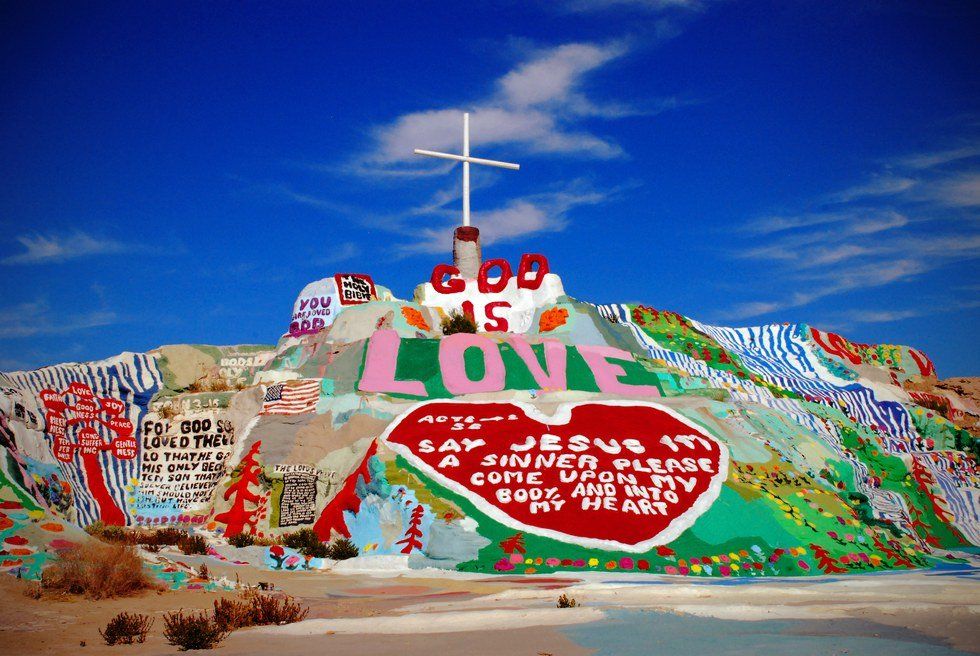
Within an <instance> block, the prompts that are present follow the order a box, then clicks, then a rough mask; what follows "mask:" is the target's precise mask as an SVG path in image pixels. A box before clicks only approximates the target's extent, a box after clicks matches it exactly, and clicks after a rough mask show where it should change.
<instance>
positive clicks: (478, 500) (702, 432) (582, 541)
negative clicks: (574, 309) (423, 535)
mask: <svg viewBox="0 0 980 656" xmlns="http://www.w3.org/2000/svg"><path fill="white" fill-rule="evenodd" d="M488 404H491V405H500V404H505V405H510V406H513V408H514V409H515V410H520V411H521V412H523V413H524V415H525V417H526V418H527V419H529V420H531V421H534V422H537V423H539V424H542V425H552V426H558V425H566V424H568V423H569V422H570V420H571V418H572V409H573V408H576V407H580V406H609V407H647V408H652V409H654V410H656V411H659V412H662V413H665V414H666V415H668V416H669V417H671V418H672V419H674V420H676V421H678V422H680V423H681V424H683V425H685V426H686V427H688V428H690V429H691V430H692V431H694V432H696V433H697V434H698V435H699V436H701V437H704V438H706V439H708V440H710V441H711V442H712V443H713V444H714V445H715V446H717V447H718V462H717V472H715V473H714V474H712V475H711V477H710V479H709V483H708V486H707V488H706V489H705V490H704V491H703V492H702V493H701V494H700V495H699V496H698V497H697V498H696V499H695V500H694V501H693V502H692V503H691V505H690V506H689V507H688V508H687V509H686V510H684V511H683V512H682V513H680V514H679V515H677V516H676V517H674V518H673V519H671V520H670V522H669V523H668V524H667V526H666V527H664V528H663V529H662V530H660V531H659V532H657V533H656V534H655V535H653V536H652V537H650V538H648V539H645V540H642V541H640V542H637V543H635V544H630V543H624V542H620V541H617V540H606V539H601V538H587V537H582V536H577V535H570V534H567V533H563V532H561V531H557V530H554V529H549V528H542V527H539V526H535V525H533V524H528V523H525V522H522V521H520V520H517V519H515V518H513V517H511V516H510V515H508V514H507V513H506V512H504V511H503V510H502V509H501V508H500V506H498V505H496V504H494V503H492V502H490V501H487V500H486V499H485V498H484V497H483V496H481V495H480V494H478V493H476V492H475V491H473V490H472V489H471V488H470V487H469V486H467V485H465V484H464V483H461V482H459V481H456V480H453V479H451V478H449V477H447V476H446V475H444V474H442V473H441V472H439V471H438V470H437V469H435V468H434V467H432V466H431V465H429V464H428V463H427V462H425V461H424V460H423V459H422V458H420V457H419V456H417V455H416V454H415V453H414V452H413V450H412V448H411V447H410V446H408V445H405V444H400V443H397V442H392V441H389V437H390V436H391V435H392V434H393V433H394V432H395V431H396V430H397V429H398V427H399V425H400V424H401V422H402V420H404V419H406V418H407V417H410V416H412V415H413V414H414V413H415V412H416V411H417V410H420V409H422V408H425V407H426V406H441V405H460V406H472V408H473V411H467V414H474V413H475V412H477V411H478V408H479V407H480V406H482V405H488ZM379 440H380V441H381V442H383V443H384V444H385V445H386V446H387V447H388V448H390V449H391V450H393V451H394V452H395V453H397V454H399V455H401V456H403V457H405V458H406V459H407V460H408V461H409V462H410V463H412V465H413V466H415V467H417V468H418V469H419V470H421V471H422V472H424V473H425V474H426V475H427V476H429V477H431V478H432V479H434V480H435V481H436V482H438V483H439V484H440V485H442V486H444V487H446V488H448V489H449V490H452V491H453V492H455V493H456V494H459V495H461V496H462V497H464V498H465V499H467V500H468V501H470V502H471V503H472V504H473V505H475V506H476V507H477V508H478V509H479V510H480V511H481V512H482V513H484V514H485V515H487V516H488V517H490V518H491V519H493V520H495V521H497V522H500V523H501V524H504V525H505V526H509V527H511V528H513V529H515V530H518V531H525V532H528V533H531V534H536V535H541V536H544V537H549V538H552V539H555V540H559V541H561V542H566V543H571V544H577V545H580V546H583V547H587V548H597V549H605V550H613V551H626V552H630V553H643V552H646V551H649V550H650V549H651V548H653V547H657V546H660V545H664V544H668V543H670V542H672V541H673V540H675V539H676V538H677V537H679V536H680V534H681V533H683V532H684V531H685V530H687V529H688V528H690V527H691V526H692V525H693V524H694V522H695V521H696V520H697V518H698V517H700V516H701V515H702V514H704V513H705V512H706V511H707V510H708V508H710V507H711V505H712V504H713V503H714V502H715V500H716V499H717V498H718V496H719V494H721V488H722V485H723V484H724V482H725V480H726V479H727V478H728V464H729V462H728V461H729V455H728V448H727V446H726V445H725V444H724V443H723V442H721V441H720V440H719V439H718V438H716V437H715V436H714V435H712V434H711V433H710V432H708V431H707V429H705V428H704V427H703V426H701V425H699V424H697V423H695V422H693V421H692V420H690V419H688V418H687V417H684V416H683V415H681V414H679V413H678V412H676V411H675V410H673V409H671V408H669V407H666V406H663V405H660V404H658V403H651V402H648V401H632V400H605V399H604V400H595V401H575V402H567V403H562V404H560V405H559V406H557V407H556V408H555V411H554V413H553V414H551V415H548V414H545V413H544V412H543V411H541V410H540V409H538V408H537V407H536V406H534V405H531V404H529V403H524V402H520V401H507V400H500V401H497V400H486V401H466V400H460V399H432V400H427V401H421V402H419V403H415V404H413V405H411V406H409V407H408V408H407V409H406V410H405V411H404V412H402V413H401V414H399V415H398V417H396V418H395V419H394V420H393V421H392V422H391V423H390V424H389V425H388V426H387V427H386V428H385V430H384V431H383V432H382V434H381V435H380V437H379Z"/></svg>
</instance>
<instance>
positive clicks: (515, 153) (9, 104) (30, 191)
mask: <svg viewBox="0 0 980 656" xmlns="http://www.w3.org/2000/svg"><path fill="white" fill-rule="evenodd" d="M333 5H334V6H330V3H309V4H305V3H299V2H291V3H268V4H263V3H247V4H242V5H239V4H234V3H228V4H225V3H218V2H209V3H197V4H192V3H186V2H185V3H163V2H141V3H118V4H115V3H101V4H100V5H99V6H98V7H95V6H94V5H92V6H80V5H79V4H78V3H73V4H66V5H64V6H59V5H57V4H54V3H16V4H15V3H6V4H5V5H4V8H3V9H2V10H0V11H2V15H0V52H2V55H0V57H2V70H3V71H4V73H3V75H2V76H0V117H2V120H0V143H2V144H3V158H2V159H0V173H2V174H0V228H2V229H0V276H2V280H3V285H2V288H0V369H4V370H10V369H13V368H23V367H33V366H40V365H43V364H49V363H53V362H59V361H65V360H85V359H93V358H100V357H105V356H109V355H112V354H115V353H117V352H120V351H123V350H133V351H139V350H146V349H149V348H153V347H155V346H158V345H160V344H168V343H187V342H190V343H212V344H233V343H247V342H256V343H274V342H275V341H276V340H277V338H278V337H279V336H280V335H281V334H282V332H283V331H284V330H285V329H286V328H287V327H288V323H289V316H290V309H291V305H292V301H293V299H294V297H295V295H296V293H297V292H298V291H299V290H300V289H301V288H302V287H303V285H304V284H305V283H307V282H309V281H311V280H314V279H317V278H319V277H323V276H325V275H330V274H332V273H334V272H335V271H359V272H365V273H370V274H371V275H372V276H373V277H374V279H375V280H376V282H378V283H379V284H383V285H386V286H388V287H391V288H392V289H393V290H394V292H395V293H396V294H397V295H399V296H401V297H409V296H410V295H411V292H412V289H413V287H414V285H415V284H416V283H417V282H421V281H423V280H425V279H427V278H428V275H429V272H430V271H431V269H432V266H433V265H434V264H436V263H439V262H444V261H449V259H450V254H449V247H450V239H451V227H452V226H453V225H455V224H456V222H458V220H459V203H460V201H459V171H458V169H450V168H448V167H447V166H445V165H444V164H443V163H441V162H439V161H436V160H431V159H426V158H419V157H415V156H413V155H412V154H411V150H412V148H415V147H420V148H430V149H452V150H456V149H458V148H459V147H460V140H461V137H460V123H461V117H460V112H462V111H463V110H464V109H465V110H469V111H471V112H472V113H473V115H472V129H473V137H472V139H473V151H474V154H475V155H477V156H483V157H492V158H497V159H504V160H509V161H517V162H520V163H521V165H522V169H521V171H519V172H510V171H496V170H494V171H490V170H485V169H484V170H476V171H474V174H473V183H474V191H473V196H472V202H473V210H474V223H475V224H476V225H479V226H480V227H481V229H482V231H483V234H484V252H485V254H489V255H493V256H502V257H506V258H508V259H509V260H511V262H513V263H515V264H516V262H517V260H518V258H519V256H520V254H521V253H522V252H543V253H545V254H547V255H548V257H549V259H550V260H551V264H552V269H553V270H554V271H556V272H557V273H559V274H561V275H562V277H563V279H564V281H565V287H566V290H567V291H568V292H569V293H570V294H571V295H572V296H575V297H577V298H580V299H583V300H591V301H598V302H616V301H621V302H623V301H625V302H632V301H641V302H644V303H646V304H649V305H653V306H655V307H658V308H665V309H671V310H675V311H678V312H681V313H683V314H686V315H688V316H691V317H694V318H697V319H699V320H702V321H706V322H711V323H719V324H724V325H750V324H757V323H767V322H773V321H790V322H807V323H810V324H813V325H816V326H818V327H821V328H825V329H832V330H838V331H842V332H843V333H844V334H845V335H846V336H848V337H850V338H851V339H854V340H856V341H862V342H892V343H896V342H897V343H907V344H911V345H914V346H916V347H919V348H921V349H923V350H925V351H926V352H927V353H929V354H930V355H931V356H932V357H933V358H934V359H935V361H936V363H937V366H938V368H939V373H940V376H953V375H977V374H980V349H977V347H976V345H977V329H976V326H977V325H978V323H980V275H978V273H980V212H978V204H980V74H978V73H980V70H978V62H980V40H978V39H977V38H976V26H977V25H978V24H980V20H978V18H980V9H978V8H977V5H975V4H973V5H972V7H971V4H970V3H963V4H959V5H958V4H946V3H934V2H928V3H921V4H920V5H916V4H913V3H903V2H897V3H895V2H853V1H852V2H803V1H799V2H772V3H770V2H744V3H740V2H708V1H703V2H689V1H685V0H647V1H642V0H577V1H574V2H571V3H565V4H561V3H552V2H539V3H534V2H484V3H449V2H435V3H433V2H421V3H399V2H390V3H381V2H377V3H333ZM355 5H358V6H357V7H356V8H355Z"/></svg>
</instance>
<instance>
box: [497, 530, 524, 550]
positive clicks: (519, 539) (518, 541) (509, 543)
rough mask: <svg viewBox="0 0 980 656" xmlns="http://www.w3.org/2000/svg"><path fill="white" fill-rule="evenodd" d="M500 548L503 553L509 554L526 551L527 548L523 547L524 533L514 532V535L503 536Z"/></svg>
mask: <svg viewBox="0 0 980 656" xmlns="http://www.w3.org/2000/svg"><path fill="white" fill-rule="evenodd" d="M500 548H501V549H503V551H504V553H505V554H507V555H511V554H513V553H515V552H516V553H520V554H523V553H527V549H525V548H524V534H523V533H514V535H512V536H510V537H509V538H505V539H503V540H501V541H500Z"/></svg>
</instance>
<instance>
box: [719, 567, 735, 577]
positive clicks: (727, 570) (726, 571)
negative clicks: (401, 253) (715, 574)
mask: <svg viewBox="0 0 980 656" xmlns="http://www.w3.org/2000/svg"><path fill="white" fill-rule="evenodd" d="M718 571H719V572H721V575H722V576H731V574H732V568H731V567H729V566H728V565H722V566H720V567H719V568H718Z"/></svg>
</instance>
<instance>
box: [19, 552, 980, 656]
mask: <svg viewBox="0 0 980 656" xmlns="http://www.w3.org/2000/svg"><path fill="white" fill-rule="evenodd" d="M209 567H210V568H211V570H212V572H213V573H214V574H215V575H217V576H222V575H224V576H228V577H229V578H231V579H234V578H235V576H236V575H237V576H238V578H239V579H240V580H241V581H242V582H245V583H250V584H254V583H258V582H259V581H267V582H272V583H274V584H275V586H276V588H277V589H278V590H279V591H282V592H285V593H288V594H290V595H293V596H295V597H297V598H298V599H300V600H301V601H302V603H304V604H305V605H308V606H309V607H310V613H309V616H308V618H307V619H306V620H305V621H303V622H301V623H298V624H293V625H288V626H283V627H257V628H250V629H241V630H239V631H236V632H235V633H233V634H232V635H231V636H230V637H229V638H228V639H227V640H226V641H225V642H224V643H223V644H222V645H221V646H219V647H218V649H217V651H216V652H215V653H217V654H226V655H227V654H255V653H269V654H276V655H277V656H285V655H288V654H311V653H312V654H330V653H337V654H341V653H342V654H398V655H399V656H414V655H415V654H419V655H421V654H425V655H431V654H439V655H440V656H442V655H448V654H472V655H481V654H487V655H490V654H494V655H498V654H530V655H533V656H539V655H548V654H550V655H553V656H558V655H559V654H561V655H564V656H576V655H578V654H615V655H624V656H629V655H630V654H672V655H676V654H679V653H718V654H728V653H731V654H760V653H770V654H801V655H803V654H877V653H881V654H886V653H887V654H889V655H890V656H896V655H897V656H901V655H903V654H908V655H909V656H912V655H933V654H935V655H941V654H942V655H946V654H961V653H980V622H978V620H980V569H978V568H969V569H964V570H955V571H938V572H937V571H929V572H906V573H888V574H882V575H864V576H849V577H844V578H814V579H783V580H774V579H769V580H758V581H752V582H749V583H742V584H731V583H728V584H726V583H720V582H705V583H701V582H692V581H690V580H686V579H683V578H672V577H653V576H651V577H644V578H637V577H635V576H626V575H621V576H616V575H608V574H605V575H602V574H596V575H594V576H586V577H583V576H580V575H576V576H568V577H535V576H529V577H500V576H498V577H462V576H445V575H439V574H437V573H436V572H416V573H412V574H411V575H405V574H394V573H386V572H383V571H375V572H371V571H360V572H352V573H345V574H338V573H336V572H316V571H314V572H268V571H260V570H257V569H253V568H248V567H236V568H232V567H230V566H228V565H226V564H223V563H220V562H218V561H214V562H213V563H212V562H209ZM26 587H27V584H26V583H24V582H22V581H17V580H16V579H13V578H10V577H5V578H3V579H2V580H0V653H3V654H13V653H23V652H26V653H35V654H68V653H73V654H74V653H91V654H102V653H106V654H117V655H119V656H124V655H125V654H136V653H139V654H171V653H174V652H176V648H175V647H172V646H170V645H168V644H167V643H166V642H165V640H164V639H163V636H162V621H161V619H160V618H161V616H162V615H163V613H165V612H167V611H171V610H175V609H178V608H184V609H203V608H209V607H210V606H211V603H212V601H213V600H214V599H216V598H218V597H219V596H222V595H225V596H231V595H233V594H234V593H233V592H223V593H219V592H206V591H202V590H194V591H191V590H184V591H160V592H151V593H146V594H143V595H140V596H137V597H130V598H124V599H112V600H105V601H89V600H84V599H79V598H73V599H52V598H44V599H41V600H35V599H31V598H29V597H27V596H25V595H24V593H23V591H24V589H25V588H26ZM562 592H564V593H566V594H568V595H569V596H570V597H574V598H575V599H577V600H578V602H579V603H580V604H582V606H580V607H578V608H572V609H559V608H557V607H556V603H555V601H556V599H557V597H558V595H559V594H560V593H562ZM123 610H126V611H139V612H143V613H148V614H151V615H153V616H155V617H156V618H157V620H156V623H155V625H154V627H153V629H152V630H151V632H150V636H149V638H148V640H147V642H146V643H145V644H142V645H132V646H129V645H122V646H115V647H108V646H106V645H105V644H104V643H103V642H102V640H101V639H100V637H99V634H98V628H99V627H101V626H104V625H105V623H106V621H107V620H108V619H109V618H110V617H112V616H113V615H115V614H116V613H118V612H120V611H123Z"/></svg>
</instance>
